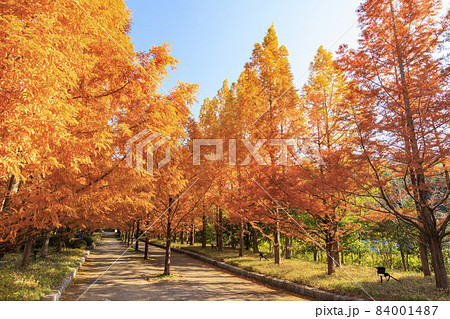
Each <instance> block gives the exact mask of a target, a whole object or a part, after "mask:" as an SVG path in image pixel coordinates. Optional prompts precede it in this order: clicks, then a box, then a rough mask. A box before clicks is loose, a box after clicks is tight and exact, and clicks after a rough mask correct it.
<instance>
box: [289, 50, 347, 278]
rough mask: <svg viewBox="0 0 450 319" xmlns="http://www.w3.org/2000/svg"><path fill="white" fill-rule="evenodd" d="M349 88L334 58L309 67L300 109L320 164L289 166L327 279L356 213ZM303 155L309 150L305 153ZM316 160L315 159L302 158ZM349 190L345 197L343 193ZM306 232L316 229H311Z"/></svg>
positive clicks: (321, 55)
mask: <svg viewBox="0 0 450 319" xmlns="http://www.w3.org/2000/svg"><path fill="white" fill-rule="evenodd" d="M347 94H348V86H347V83H346V81H345V79H344V77H343V74H342V72H341V71H340V70H339V69H338V68H337V67H336V66H335V64H334V62H333V59H332V54H331V52H328V51H327V50H325V49H324V48H323V47H320V48H319V50H318V52H317V54H316V56H315V58H314V61H313V62H312V63H311V66H310V77H309V80H308V83H307V84H306V85H305V86H304V88H303V94H302V105H303V107H304V114H305V116H306V118H307V121H308V134H307V136H308V138H307V139H303V141H304V142H303V143H305V144H307V145H308V146H309V147H310V148H312V149H313V150H316V152H317V155H318V156H319V158H316V159H315V160H312V161H311V160H308V161H306V160H305V159H304V158H299V159H298V161H299V163H298V164H301V165H300V166H291V167H290V168H291V170H296V171H297V173H294V172H293V173H292V176H295V180H293V181H292V182H289V181H288V183H287V184H285V185H290V186H292V187H293V189H292V191H294V192H295V191H297V192H298V191H299V193H298V194H297V195H294V196H292V197H293V198H295V201H296V203H295V204H296V206H297V207H299V208H301V209H302V210H303V211H304V212H305V214H307V215H310V218H311V221H312V222H310V223H309V224H307V225H305V228H306V229H307V230H308V231H309V232H310V233H311V234H314V235H315V238H316V239H318V240H319V241H320V242H324V243H325V249H326V253H327V261H328V274H329V275H331V274H332V273H334V272H335V265H339V264H340V261H339V252H340V248H339V242H340V240H341V238H342V237H343V236H344V235H345V234H346V233H347V232H350V231H352V227H355V226H356V224H354V223H353V224H352V223H349V222H348V221H349V218H348V215H349V214H351V210H352V207H351V205H349V204H348V203H347V202H349V201H350V197H351V195H349V193H350V192H351V190H352V187H354V185H352V184H353V183H352V179H351V176H350V175H351V168H352V167H351V166H350V161H349V158H350V156H349V155H350V154H351V152H352V143H351V142H352V140H351V135H350V134H349V133H348V132H349V131H350V128H351V126H350V121H349V120H348V112H347V109H348V107H349V105H348V101H347V97H346V96H347ZM305 150H307V149H306V148H305ZM305 155H314V154H303V156H305ZM342 187H345V192H343V191H340V189H341V188H342ZM308 226H312V228H311V227H308Z"/></svg>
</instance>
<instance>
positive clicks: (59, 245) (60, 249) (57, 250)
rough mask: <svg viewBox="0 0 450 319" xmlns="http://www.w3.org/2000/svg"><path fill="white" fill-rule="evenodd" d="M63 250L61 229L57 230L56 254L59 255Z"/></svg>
mask: <svg viewBox="0 0 450 319" xmlns="http://www.w3.org/2000/svg"><path fill="white" fill-rule="evenodd" d="M62 249H63V234H62V230H61V228H60V229H59V230H58V245H57V246H56V252H57V253H58V254H59V253H61V252H62Z"/></svg>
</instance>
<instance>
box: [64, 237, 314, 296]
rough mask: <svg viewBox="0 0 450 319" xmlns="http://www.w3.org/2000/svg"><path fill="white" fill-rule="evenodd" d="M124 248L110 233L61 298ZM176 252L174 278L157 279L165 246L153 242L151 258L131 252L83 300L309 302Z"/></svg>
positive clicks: (90, 278) (77, 290)
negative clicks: (160, 246) (155, 245)
mask: <svg viewBox="0 0 450 319" xmlns="http://www.w3.org/2000/svg"><path fill="white" fill-rule="evenodd" d="M142 246H143V245H142ZM142 248H143V247H142ZM124 250H125V246H124V245H122V244H120V243H119V242H118V241H117V240H116V239H115V238H114V234H112V233H105V235H104V238H103V239H102V241H101V243H100V244H99V245H98V246H97V248H96V249H95V250H94V251H93V252H92V254H91V255H90V256H89V258H88V259H87V260H86V262H85V264H84V265H83V267H82V268H81V270H80V272H79V273H78V275H77V277H76V278H75V279H74V281H73V282H72V284H71V285H70V286H69V287H68V288H67V290H66V291H65V293H64V294H63V296H62V298H61V300H76V299H77V298H78V297H79V296H80V295H81V294H82V293H83V292H84V291H85V289H86V288H87V287H88V286H89V285H90V284H91V283H92V282H94V280H95V279H96V278H97V277H98V276H99V275H101V273H102V272H104V271H105V270H106V269H107V267H108V266H109V265H111V263H112V262H114V260H116V259H117V257H118V256H120V254H122V253H123V251H124ZM172 254H173V255H172V273H173V274H175V275H176V276H175V277H174V278H169V279H157V278H154V277H153V276H156V275H159V274H161V273H162V270H163V268H164V250H162V249H160V248H156V247H152V246H151V247H150V254H149V256H150V259H149V260H148V261H144V260H143V258H142V256H143V253H142V252H139V253H135V252H134V251H131V250H130V251H129V252H128V253H127V254H125V255H124V256H123V257H122V258H121V259H120V260H119V261H118V262H117V263H116V264H115V265H114V266H113V267H112V268H111V269H110V270H109V271H108V272H107V273H106V274H105V275H104V276H103V277H102V278H101V279H99V280H98V281H97V283H96V284H95V285H93V286H92V287H91V288H90V290H89V291H88V292H86V293H85V294H84V296H83V297H82V298H81V299H80V300H298V301H299V300H307V299H302V298H300V297H297V296H294V295H291V294H289V293H287V292H284V291H281V290H276V289H272V288H268V287H265V286H263V285H260V284H257V283H254V282H252V281H249V280H246V279H243V278H240V277H238V276H235V275H233V274H230V273H228V272H225V271H222V270H220V269H218V268H215V267H213V266H210V265H209V264H207V263H204V262H202V261H199V260H196V259H194V258H191V257H188V256H185V255H183V254H178V253H174V252H172ZM147 279H148V280H147Z"/></svg>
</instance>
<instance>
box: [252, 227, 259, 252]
mask: <svg viewBox="0 0 450 319" xmlns="http://www.w3.org/2000/svg"><path fill="white" fill-rule="evenodd" d="M252 237H253V252H254V253H255V254H258V253H259V247H258V233H257V231H256V229H255V228H253V227H252Z"/></svg>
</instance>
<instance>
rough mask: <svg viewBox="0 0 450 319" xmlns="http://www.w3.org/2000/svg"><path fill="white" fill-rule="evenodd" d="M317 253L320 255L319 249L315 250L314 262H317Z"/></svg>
mask: <svg viewBox="0 0 450 319" xmlns="http://www.w3.org/2000/svg"><path fill="white" fill-rule="evenodd" d="M317 253H318V250H317V248H313V254H314V261H317Z"/></svg>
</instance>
